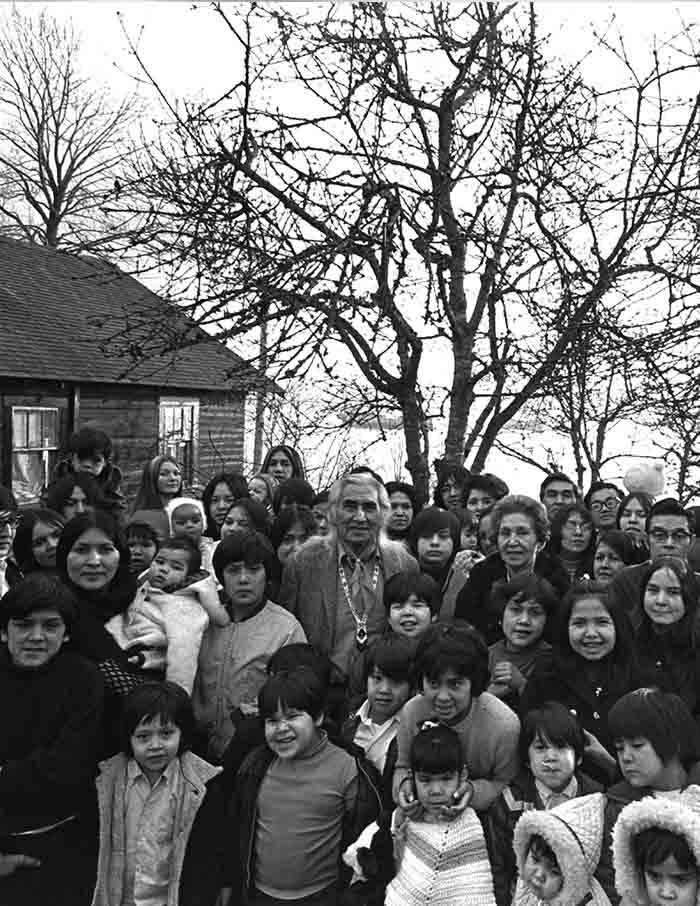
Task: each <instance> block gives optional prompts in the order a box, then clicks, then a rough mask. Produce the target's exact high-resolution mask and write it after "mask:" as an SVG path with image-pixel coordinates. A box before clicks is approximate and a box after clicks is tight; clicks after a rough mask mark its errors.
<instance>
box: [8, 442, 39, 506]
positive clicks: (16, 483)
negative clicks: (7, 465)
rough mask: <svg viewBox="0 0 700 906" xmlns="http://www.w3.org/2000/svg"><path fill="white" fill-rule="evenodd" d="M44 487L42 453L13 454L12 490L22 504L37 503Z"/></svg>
mask: <svg viewBox="0 0 700 906" xmlns="http://www.w3.org/2000/svg"><path fill="white" fill-rule="evenodd" d="M43 487H44V466H43V462H42V456H41V453H13V454H12V490H13V491H14V494H15V496H16V497H17V502H18V503H19V505H20V506H22V505H23V504H26V503H35V502H36V501H37V500H38V499H39V496H40V494H41V491H42V489H43Z"/></svg>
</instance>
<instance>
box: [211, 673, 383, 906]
mask: <svg viewBox="0 0 700 906" xmlns="http://www.w3.org/2000/svg"><path fill="white" fill-rule="evenodd" d="M324 704H325V689H324V687H323V685H322V683H321V681H320V680H319V677H318V676H316V674H315V673H314V672H313V671H311V670H309V669H307V668H303V667H300V668H299V669H297V670H295V671H294V672H292V673H279V674H277V675H275V676H271V677H270V678H269V679H268V680H267V682H266V683H265V685H264V686H263V687H262V689H261V690H260V694H259V696H258V709H259V712H260V715H261V716H262V717H263V719H264V721H265V745H264V746H259V747H258V748H256V749H254V750H253V751H252V752H251V753H250V754H249V755H248V757H247V758H246V759H245V761H244V762H243V764H242V765H241V768H240V770H239V771H238V775H237V777H236V785H235V790H234V795H233V802H232V809H231V827H230V839H233V840H235V841H236V844H235V851H234V852H233V853H232V854H231V855H232V858H231V859H230V860H229V870H230V872H231V874H230V878H229V883H230V886H231V893H232V894H233V900H232V902H234V903H236V904H239V903H240V904H246V906H277V904H279V903H280V902H281V901H284V903H286V904H289V906H291V904H296V906H336V903H337V899H338V894H339V891H340V888H341V859H340V856H341V853H342V852H343V850H344V849H345V847H346V846H347V845H348V844H349V843H350V841H351V840H354V839H356V838H357V836H358V834H359V833H360V831H361V829H362V828H364V827H366V826H367V824H368V823H370V822H371V821H373V820H374V819H375V818H376V817H377V815H378V814H379V811H380V808H381V803H380V801H379V796H378V793H377V791H376V788H375V787H374V785H373V784H371V783H369V782H367V777H366V775H365V774H364V772H363V768H362V764H361V761H360V760H358V759H356V758H354V757H353V756H352V755H351V754H349V753H348V752H346V751H344V750H343V749H341V748H339V747H338V746H335V745H333V744H332V743H331V742H330V741H329V739H328V736H327V734H326V732H325V731H324V730H323V719H324Z"/></svg>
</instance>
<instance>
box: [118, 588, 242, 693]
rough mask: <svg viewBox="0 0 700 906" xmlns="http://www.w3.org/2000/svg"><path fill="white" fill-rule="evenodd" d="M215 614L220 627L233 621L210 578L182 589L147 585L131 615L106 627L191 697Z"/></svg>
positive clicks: (148, 667)
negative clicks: (201, 651) (167, 589)
mask: <svg viewBox="0 0 700 906" xmlns="http://www.w3.org/2000/svg"><path fill="white" fill-rule="evenodd" d="M210 616H211V617H212V620H214V621H215V623H216V625H220V626H221V625H224V626H225V625H226V624H228V623H229V617H228V614H227V613H226V610H225V609H224V607H223V605H222V604H221V603H220V602H219V599H218V594H217V592H216V586H215V585H214V583H213V582H212V581H211V579H210V578H209V575H208V574H206V575H205V576H203V578H201V579H199V580H198V581H196V582H192V583H191V584H189V585H187V586H186V587H185V588H181V589H178V590H177V591H165V590H163V589H160V588H154V587H153V586H151V585H150V583H149V582H148V581H146V582H144V583H143V584H142V585H141V586H140V587H139V588H138V590H137V592H136V596H135V597H134V600H133V601H132V602H131V604H130V605H129V607H128V609H127V610H126V612H125V613H119V614H116V616H114V617H112V619H111V620H108V622H107V623H106V624H105V628H106V629H107V631H108V632H109V633H110V635H112V636H113V637H114V638H115V639H116V641H117V643H118V644H119V647H120V648H121V649H123V650H125V651H129V652H130V653H131V654H138V653H139V652H140V653H141V660H142V663H141V666H142V667H143V668H144V669H145V670H164V671H165V678H166V679H167V680H169V681H171V682H173V683H177V684H178V685H180V686H182V688H183V689H184V690H185V692H187V693H188V694H190V695H191V694H192V687H193V686H194V678H195V674H196V673H197V661H198V658H199V649H200V646H201V644H202V638H203V636H204V630H205V629H206V628H207V626H208V625H209V619H210ZM216 616H218V620H215V617H216Z"/></svg>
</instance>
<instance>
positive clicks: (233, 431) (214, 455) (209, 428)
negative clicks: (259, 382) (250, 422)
mask: <svg viewBox="0 0 700 906" xmlns="http://www.w3.org/2000/svg"><path fill="white" fill-rule="evenodd" d="M244 403H245V400H244V397H243V396H242V395H240V396H238V395H232V396H230V397H229V398H228V399H226V398H219V399H218V400H217V399H213V398H212V397H207V396H204V395H202V396H201V397H200V408H199V467H198V470H197V472H198V478H199V481H200V482H201V484H203V485H204V484H206V483H207V481H208V480H209V479H210V478H211V477H212V475H215V474H216V473H217V472H223V471H225V470H227V469H236V470H240V469H241V468H242V463H243V431H244V421H245V405H244Z"/></svg>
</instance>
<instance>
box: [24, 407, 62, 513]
mask: <svg viewBox="0 0 700 906" xmlns="http://www.w3.org/2000/svg"><path fill="white" fill-rule="evenodd" d="M59 426H60V421H59V415H58V408H55V409H54V408H47V407H38V406H36V407H35V406H32V407H29V406H13V407H12V490H13V491H14V493H15V496H16V497H17V500H18V502H19V503H20V505H22V504H27V503H35V502H36V501H38V500H39V497H40V495H41V492H42V490H43V488H44V487H45V485H46V484H48V481H49V476H50V475H51V470H52V469H53V467H54V465H55V464H56V459H57V457H58V447H59V430H60V427H59Z"/></svg>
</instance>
